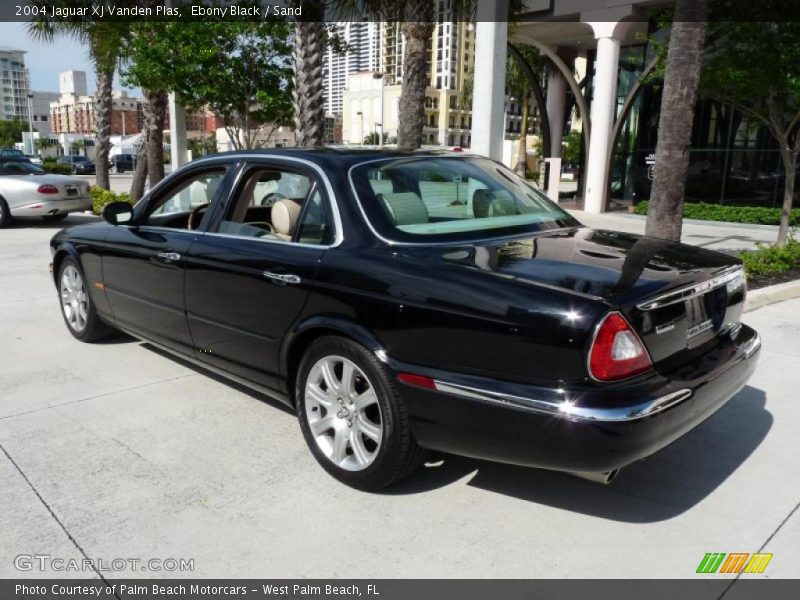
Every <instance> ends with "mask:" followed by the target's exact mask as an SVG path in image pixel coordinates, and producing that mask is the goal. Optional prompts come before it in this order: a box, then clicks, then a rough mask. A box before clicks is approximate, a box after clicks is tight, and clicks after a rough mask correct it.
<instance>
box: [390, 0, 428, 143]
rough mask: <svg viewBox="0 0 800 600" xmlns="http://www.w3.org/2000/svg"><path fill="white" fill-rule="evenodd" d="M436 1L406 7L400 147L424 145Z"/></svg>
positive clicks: (411, 0) (410, 1)
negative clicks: (426, 96)
mask: <svg viewBox="0 0 800 600" xmlns="http://www.w3.org/2000/svg"><path fill="white" fill-rule="evenodd" d="M433 9H434V3H433V2H430V0H408V2H407V4H406V8H405V18H406V20H405V22H404V23H403V35H404V36H405V40H406V49H405V55H404V56H403V87H402V91H401V92H400V106H399V115H398V120H399V125H398V128H397V149H398V150H416V149H417V148H419V147H420V146H421V145H422V128H423V127H425V90H426V89H427V87H428V85H430V81H431V72H430V62H429V61H430V56H431V36H432V35H433V29H434V23H433V19H434V11H433Z"/></svg>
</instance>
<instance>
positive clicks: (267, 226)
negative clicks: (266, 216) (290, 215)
mask: <svg viewBox="0 0 800 600" xmlns="http://www.w3.org/2000/svg"><path fill="white" fill-rule="evenodd" d="M244 224H245V225H253V226H255V227H263V228H264V229H266V230H267V231H266V232H267V233H275V228H274V227H273V226H272V223H267V222H266V221H245V222H244Z"/></svg>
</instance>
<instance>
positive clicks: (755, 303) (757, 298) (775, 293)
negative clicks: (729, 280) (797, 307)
mask: <svg viewBox="0 0 800 600" xmlns="http://www.w3.org/2000/svg"><path fill="white" fill-rule="evenodd" d="M798 297H800V280H797V281H786V282H784V283H779V284H777V285H770V286H768V287H764V288H760V289H757V290H753V291H751V292H750V291H749V292H747V299H746V300H745V303H744V312H750V311H751V310H756V309H757V308H761V307H763V306H767V305H768V304H774V303H776V302H782V301H784V300H791V299H792V298H798Z"/></svg>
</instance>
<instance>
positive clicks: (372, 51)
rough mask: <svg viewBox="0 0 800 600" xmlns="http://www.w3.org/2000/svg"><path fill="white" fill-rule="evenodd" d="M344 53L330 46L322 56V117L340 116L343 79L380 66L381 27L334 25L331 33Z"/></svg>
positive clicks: (374, 24) (375, 25) (349, 24)
mask: <svg viewBox="0 0 800 600" xmlns="http://www.w3.org/2000/svg"><path fill="white" fill-rule="evenodd" d="M332 34H333V35H335V36H336V38H337V41H338V42H340V46H341V48H342V49H344V50H337V48H335V47H334V46H333V45H332V46H330V47H329V48H328V51H327V53H326V55H325V71H324V76H325V92H324V94H325V113H326V114H328V115H340V114H341V113H342V94H343V93H344V90H345V89H346V87H347V78H348V77H349V76H350V74H352V73H356V72H358V71H375V70H377V69H378V68H379V66H380V50H381V43H380V41H381V24H380V23H374V22H367V21H363V22H355V23H337V24H336V25H335V26H334V28H333V31H332Z"/></svg>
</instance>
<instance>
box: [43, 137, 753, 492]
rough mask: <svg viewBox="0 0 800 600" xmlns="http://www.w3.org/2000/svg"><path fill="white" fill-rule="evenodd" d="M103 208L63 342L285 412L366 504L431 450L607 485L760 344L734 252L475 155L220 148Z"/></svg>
mask: <svg viewBox="0 0 800 600" xmlns="http://www.w3.org/2000/svg"><path fill="white" fill-rule="evenodd" d="M103 217H104V222H101V223H95V224H90V225H79V226H77V227H71V228H69V229H66V230H64V231H62V232H60V233H58V234H57V235H56V236H55V237H53V239H52V241H51V247H52V253H53V264H52V269H53V274H54V281H55V284H56V287H57V288H58V292H59V297H60V304H61V310H62V313H63V316H64V321H65V322H66V324H67V327H68V328H69V331H70V332H71V333H72V334H73V335H74V336H75V337H76V338H78V339H79V340H82V341H86V342H89V341H93V340H97V339H99V338H101V337H103V336H105V335H107V334H109V333H110V332H111V331H112V330H114V329H117V330H122V331H125V332H128V333H130V334H132V335H134V336H137V337H139V338H142V339H145V340H147V341H149V342H151V343H152V344H154V345H157V346H160V347H161V348H163V349H165V350H168V351H170V352H173V353H176V354H178V355H180V356H182V357H184V358H188V359H189V360H191V361H194V362H196V363H197V364H200V365H202V366H203V367H206V368H208V369H211V370H214V371H218V372H220V373H222V374H224V375H225V376H227V377H230V378H231V379H233V380H237V381H239V382H240V383H244V384H246V385H248V386H251V387H253V388H256V389H259V390H261V391H263V392H265V393H267V394H269V395H271V396H273V397H276V398H278V399H280V400H282V401H283V402H285V403H286V404H288V405H290V406H292V407H293V408H294V409H295V410H296V412H297V416H298V419H299V421H300V427H301V429H302V432H303V435H304V436H305V438H306V441H307V443H308V446H309V448H310V449H311V452H312V453H313V454H314V456H315V457H316V459H317V460H318V461H319V463H320V464H321V465H322V466H323V467H324V468H325V469H326V470H327V471H328V472H329V473H330V474H331V475H333V476H334V477H336V478H338V479H339V480H341V481H343V482H345V483H347V484H349V485H352V486H355V487H358V488H361V489H378V488H381V487H383V486H386V485H388V484H390V483H392V482H395V481H397V480H398V479H400V478H402V477H404V476H406V475H408V474H409V473H411V472H412V471H414V469H415V468H416V467H418V466H419V465H420V464H421V463H422V462H423V461H424V459H425V456H426V451H427V450H431V449H433V450H439V451H445V452H450V453H455V454H460V455H465V456H472V457H480V458H485V459H490V460H496V461H502V462H508V463H515V464H519V465H527V466H534V467H542V468H546V469H557V470H562V471H570V472H573V473H577V474H579V475H582V476H584V477H586V478H589V479H593V480H596V481H602V482H608V481H610V480H611V478H613V477H614V475H615V474H616V473H617V471H618V470H619V469H620V468H621V467H624V466H625V465H628V464H630V463H631V462H633V461H636V460H637V459H640V458H642V457H645V456H648V455H649V454H652V453H653V452H656V451H657V450H659V449H661V448H663V447H664V446H666V445H667V444H669V443H671V442H672V441H674V440H676V439H677V438H679V437H680V436H682V435H683V434H685V433H686V432H688V431H690V430H691V429H692V428H694V427H695V426H697V425H698V424H699V423H700V422H702V421H703V420H704V419H706V418H708V417H709V416H711V415H712V414H713V413H714V412H715V411H716V410H717V409H719V408H720V407H721V406H722V405H723V404H725V403H726V402H727V401H728V400H729V399H730V398H731V397H732V396H733V395H734V394H736V393H737V392H738V391H739V390H740V389H741V388H742V386H744V385H745V383H746V381H747V379H748V378H749V377H750V375H751V374H752V372H753V370H754V369H755V366H756V360H757V357H758V352H759V348H760V340H759V337H758V335H757V333H756V332H755V331H753V330H752V329H751V328H750V327H748V326H747V325H743V324H742V323H740V321H739V319H740V316H741V312H742V307H743V304H744V299H745V281H744V276H743V273H742V268H741V265H740V264H739V262H738V261H737V260H736V259H733V258H731V257H729V256H726V255H723V254H718V253H715V252H710V251H707V250H703V249H701V248H695V247H690V246H685V245H682V244H676V243H671V242H666V241H661V240H656V239H652V238H647V237H639V236H635V235H630V234H625V233H617V232H614V231H600V230H594V229H589V228H587V227H584V226H582V225H581V224H580V223H579V222H578V221H576V220H575V219H574V218H573V217H571V216H570V215H569V214H567V213H566V212H564V211H563V210H561V209H560V208H559V207H558V206H556V205H555V204H553V203H551V202H550V201H549V200H548V199H547V198H545V197H544V196H543V195H542V194H541V192H539V191H537V190H536V189H535V188H533V187H531V186H530V185H529V184H528V183H526V182H525V181H524V180H522V179H520V178H519V177H517V176H516V175H515V174H514V173H513V172H511V171H509V170H508V169H506V168H505V167H503V166H502V165H500V164H498V163H495V162H493V161H491V160H488V159H485V158H481V157H477V156H468V155H464V154H450V153H445V152H422V153H399V152H375V151H370V152H360V151H346V152H343V151H336V150H277V151H263V152H250V153H230V154H220V155H216V156H212V157H208V158H204V159H201V160H197V161H194V162H192V163H190V164H189V165H187V166H185V167H184V168H182V169H180V170H178V171H177V172H175V173H174V174H173V175H171V176H170V177H168V178H167V179H165V180H164V181H163V182H161V183H159V184H158V185H157V186H155V187H154V188H153V189H152V190H151V191H150V193H149V194H148V195H147V196H146V197H145V198H144V199H142V201H141V202H139V203H138V204H136V206H135V207H133V208H131V206H130V205H128V204H124V203H116V204H110V205H108V206H107V207H106V208H105V210H104V212H103ZM742 427H746V424H744V423H743V424H742Z"/></svg>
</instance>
